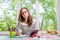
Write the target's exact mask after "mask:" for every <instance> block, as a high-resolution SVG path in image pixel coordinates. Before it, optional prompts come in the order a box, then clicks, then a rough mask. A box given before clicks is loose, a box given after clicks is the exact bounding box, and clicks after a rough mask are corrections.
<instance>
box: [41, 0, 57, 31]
mask: <svg viewBox="0 0 60 40" xmlns="http://www.w3.org/2000/svg"><path fill="white" fill-rule="evenodd" d="M40 3H41V5H42V6H43V8H44V10H45V13H42V14H41V16H42V19H43V20H42V21H43V25H42V30H46V29H48V30H56V11H55V7H56V5H55V0H40Z"/></svg>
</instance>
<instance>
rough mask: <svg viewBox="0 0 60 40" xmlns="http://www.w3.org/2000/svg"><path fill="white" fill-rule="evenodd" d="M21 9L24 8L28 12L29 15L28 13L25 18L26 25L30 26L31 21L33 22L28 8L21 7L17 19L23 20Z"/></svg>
mask: <svg viewBox="0 0 60 40" xmlns="http://www.w3.org/2000/svg"><path fill="white" fill-rule="evenodd" d="M23 9H26V10H27V12H28V14H29V15H28V19H27V24H28V26H31V25H32V22H33V20H32V16H31V15H30V12H29V10H28V9H27V8H26V7H23V8H21V10H20V12H19V18H18V21H21V22H25V19H24V17H23V16H22V10H23Z"/></svg>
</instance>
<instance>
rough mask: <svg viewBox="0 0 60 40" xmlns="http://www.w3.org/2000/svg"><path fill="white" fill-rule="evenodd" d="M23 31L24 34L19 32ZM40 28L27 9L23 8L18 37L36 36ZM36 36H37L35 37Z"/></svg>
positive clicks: (18, 25) (18, 26) (19, 20)
mask: <svg viewBox="0 0 60 40" xmlns="http://www.w3.org/2000/svg"><path fill="white" fill-rule="evenodd" d="M21 29H22V33H21V32H20V31H19V30H21ZM38 30H39V27H37V23H36V21H35V20H33V19H32V16H31V15H30V12H29V10H28V9H27V8H25V7H23V8H21V10H20V13H19V18H18V22H17V27H16V31H17V33H16V35H18V36H19V35H20V34H22V35H29V36H34V35H35V34H37V32H38ZM35 36H36V35H35Z"/></svg>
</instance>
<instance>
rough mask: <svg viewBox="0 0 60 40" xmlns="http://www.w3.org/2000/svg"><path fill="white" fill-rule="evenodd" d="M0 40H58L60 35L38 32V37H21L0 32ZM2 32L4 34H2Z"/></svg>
mask: <svg viewBox="0 0 60 40" xmlns="http://www.w3.org/2000/svg"><path fill="white" fill-rule="evenodd" d="M0 34H2V35H0V40H60V35H50V34H40V38H35V37H34V38H31V37H21V36H18V37H17V38H16V37H15V38H10V37H9V32H0ZM3 34H4V35H3Z"/></svg>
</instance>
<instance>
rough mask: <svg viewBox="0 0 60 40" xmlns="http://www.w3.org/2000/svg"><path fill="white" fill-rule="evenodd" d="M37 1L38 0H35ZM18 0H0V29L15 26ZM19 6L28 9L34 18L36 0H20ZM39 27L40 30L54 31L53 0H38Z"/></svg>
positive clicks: (54, 13) (54, 12)
mask: <svg viewBox="0 0 60 40" xmlns="http://www.w3.org/2000/svg"><path fill="white" fill-rule="evenodd" d="M37 1H38V0H37ZM17 3H18V0H0V31H8V28H9V27H11V26H12V27H14V28H15V27H16V21H17V20H16V19H17ZM18 5H20V8H22V7H26V8H28V9H29V11H30V13H31V15H32V17H33V18H36V14H38V13H36V9H37V8H36V7H35V6H36V0H20V4H18ZM38 6H39V9H38V10H39V15H40V17H39V18H40V21H39V27H40V30H41V31H46V30H55V31H56V26H57V23H56V4H55V0H39V5H38Z"/></svg>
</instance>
